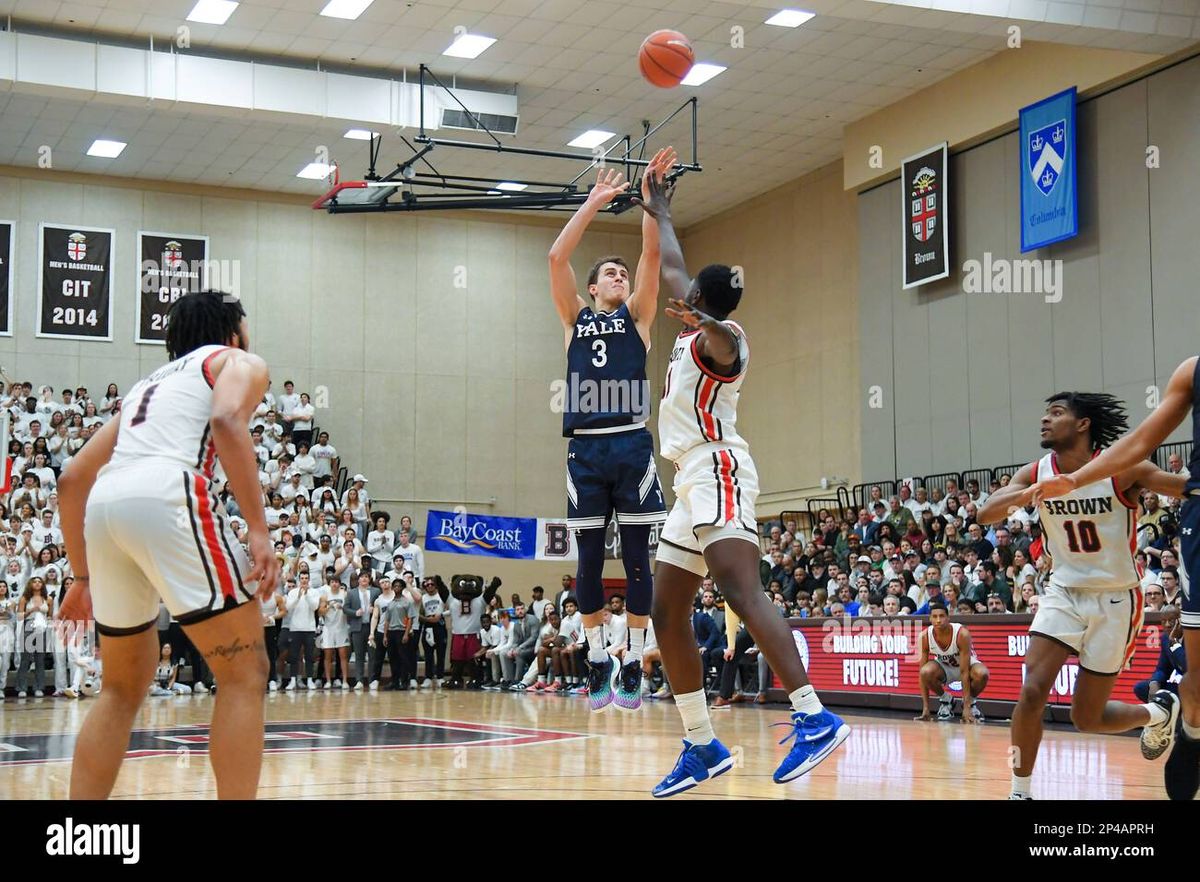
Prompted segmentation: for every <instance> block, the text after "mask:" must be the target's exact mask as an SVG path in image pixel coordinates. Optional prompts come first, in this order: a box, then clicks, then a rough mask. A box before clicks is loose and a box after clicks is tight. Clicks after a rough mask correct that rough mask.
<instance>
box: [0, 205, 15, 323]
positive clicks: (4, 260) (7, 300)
mask: <svg viewBox="0 0 1200 882" xmlns="http://www.w3.org/2000/svg"><path fill="white" fill-rule="evenodd" d="M13 229H14V226H13V222H12V221H0V322H3V326H0V337H11V336H12V332H13V329H12V296H13V295H12V290H13V264H12V256H13V239H14V238H15V236H14V235H13Z"/></svg>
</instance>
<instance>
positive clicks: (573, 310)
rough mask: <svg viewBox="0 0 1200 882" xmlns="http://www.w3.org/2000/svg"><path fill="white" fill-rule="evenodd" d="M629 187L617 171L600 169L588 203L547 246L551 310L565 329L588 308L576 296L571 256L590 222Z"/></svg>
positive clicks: (586, 202) (577, 211)
mask: <svg viewBox="0 0 1200 882" xmlns="http://www.w3.org/2000/svg"><path fill="white" fill-rule="evenodd" d="M628 187H629V183H628V182H627V181H625V180H624V177H623V175H621V173H620V172H618V171H617V170H616V169H604V168H601V169H600V171H599V173H598V174H597V175H596V184H595V186H593V187H592V190H591V192H590V193H588V197H587V200H586V201H585V202H584V203H583V204H582V205H581V206H579V208H578V209H576V211H575V213H574V214H573V215H571V219H570V220H569V221H567V225H566V226H565V227H563V229H562V232H561V233H559V234H558V238H557V239H555V240H554V244H553V245H551V246H550V254H549V256H548V257H549V261H550V299H551V300H553V301H554V308H555V310H556V311H557V312H558V317H559V320H560V321H562V323H563V328H565V329H570V328H571V327H573V326H574V325H575V318H576V316H578V315H579V311H580V310H581V309H583V308H584V307H585V306H587V303H586V302H585V301H584V299H583V298H582V297H580V296H579V290H578V283H577V280H576V278H575V270H573V269H572V268H571V255H572V254H574V253H575V249H576V248H578V247H579V243H580V241H581V240H582V239H583V234H584V232H585V231H586V230H587V228H588V224H590V223H591V222H592V218H594V217H595V216H596V215H597V214H599V213H600V209H602V208H604V206H605V205H607V204H608V203H609V202H611V201H612V200H613V199H614V198H615V197H616V196H617V195H618V194H620V193H623V192H625V190H626V189H627V188H628Z"/></svg>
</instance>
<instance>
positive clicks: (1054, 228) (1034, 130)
mask: <svg viewBox="0 0 1200 882" xmlns="http://www.w3.org/2000/svg"><path fill="white" fill-rule="evenodd" d="M1075 169H1076V163H1075V87H1074V86H1072V87H1071V88H1069V89H1067V90H1066V91H1065V92H1059V93H1058V94H1057V95H1051V96H1050V97H1049V98H1044V99H1042V100H1041V101H1039V102H1038V103H1037V104H1031V105H1029V106H1028V107H1022V108H1021V250H1022V251H1031V250H1032V249H1034V248H1041V247H1042V246H1043V245H1049V244H1050V243H1052V242H1061V241H1062V240H1063V239H1070V238H1071V237H1072V236H1076V235H1078V234H1079V194H1078V181H1077V175H1076V173H1075Z"/></svg>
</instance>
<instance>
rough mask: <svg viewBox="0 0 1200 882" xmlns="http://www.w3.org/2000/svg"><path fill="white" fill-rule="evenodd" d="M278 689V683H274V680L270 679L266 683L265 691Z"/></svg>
mask: <svg viewBox="0 0 1200 882" xmlns="http://www.w3.org/2000/svg"><path fill="white" fill-rule="evenodd" d="M278 690H279V684H278V683H276V682H275V681H274V680H270V681H269V682H268V683H267V691H268V692H276V691H278Z"/></svg>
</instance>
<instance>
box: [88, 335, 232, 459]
mask: <svg viewBox="0 0 1200 882" xmlns="http://www.w3.org/2000/svg"><path fill="white" fill-rule="evenodd" d="M228 348H229V347H227V346H201V347H200V348H199V349H194V350H192V351H191V352H189V353H188V354H187V355H184V356H182V357H180V358H177V359H175V361H172V362H170V363H169V364H165V365H163V366H162V367H160V368H159V369H158V370H156V371H154V373H152V374H150V375H149V376H148V377H146V378H145V379H143V380H140V381H139V382H138V383H137V384H135V385H134V387H133V388H132V389H130V390H129V394H128V395H126V396H125V400H124V401H123V402H121V428H120V431H119V432H118V434H117V446H116V449H115V450H113V455H112V459H111V460H110V461H109V463H108V465H106V466H105V467H104V469H103V470H102V471H101V474H103V473H104V472H107V471H110V470H116V469H123V468H127V467H129V466H131V465H164V464H169V465H181V466H183V467H184V468H185V469H187V470H189V471H191V472H194V473H195V474H198V475H201V476H203V477H204V478H206V479H210V480H211V478H212V473H213V468H214V466H215V465H216V460H217V449H216V445H214V444H213V440H212V429H211V427H210V426H209V419H210V418H211V417H212V396H213V376H212V372H211V371H210V369H209V364H210V362H211V361H212V359H213V357H214V356H215V355H217V354H218V353H220V352H222V351H224V350H225V349H228Z"/></svg>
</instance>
